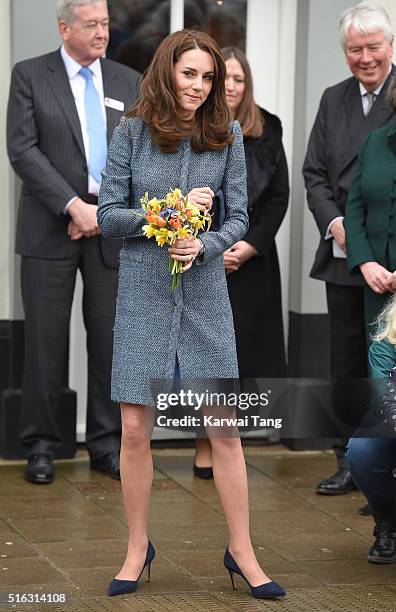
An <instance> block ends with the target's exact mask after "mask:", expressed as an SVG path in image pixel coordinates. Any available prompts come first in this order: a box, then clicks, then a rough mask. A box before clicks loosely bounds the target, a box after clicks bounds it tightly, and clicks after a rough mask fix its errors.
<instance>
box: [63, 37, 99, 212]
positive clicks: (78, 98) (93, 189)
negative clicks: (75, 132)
mask: <svg viewBox="0 0 396 612" xmlns="http://www.w3.org/2000/svg"><path fill="white" fill-rule="evenodd" d="M61 55H62V59H63V62H64V64H65V68H66V72H67V76H68V77H69V82H70V87H71V90H72V93H73V96H74V102H75V104H76V108H77V113H78V117H79V119H80V125H81V132H82V137H83V143H84V150H85V157H86V160H87V164H88V161H89V138H88V129H87V119H86V113H85V102H84V92H85V84H86V81H85V79H84V77H83V76H82V75H81V74H80V73H79V72H80V69H81V67H82V66H81V65H80V64H79V63H78V62H76V60H74V59H73V58H72V57H71V56H70V55H69V54H68V52H67V51H66V49H65V47H64V46H63V45H62V47H61ZM88 68H89V69H90V70H91V71H92V74H93V77H92V81H93V84H94V86H95V87H96V89H97V92H98V94H99V99H100V100H101V103H102V104H101V106H102V112H103V118H104V125H105V128H106V126H107V120H106V108H105V103H104V90H103V77H102V67H101V64H100V59H96V60H95V61H94V62H93V63H92V64H90V65H89V66H88ZM87 187H88V193H91V194H93V195H96V196H97V195H98V193H99V187H100V183H98V182H97V181H96V180H95V178H94V177H93V176H92V175H91V174H89V175H88V186H87ZM75 199H76V198H75V197H74V198H72V199H71V200H70V201H69V202H68V203H67V204H66V207H65V211H66V210H67V208H68V206H69V205H70V204H71V203H72V202H73V201H74V200H75Z"/></svg>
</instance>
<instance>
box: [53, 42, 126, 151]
mask: <svg viewBox="0 0 396 612" xmlns="http://www.w3.org/2000/svg"><path fill="white" fill-rule="evenodd" d="M100 64H101V68H102V78H103V92H104V96H105V98H111V97H113V96H114V95H116V94H115V93H114V91H117V87H116V85H117V75H116V74H115V72H114V70H112V63H111V62H110V61H109V60H106V59H101V60H100ZM48 72H49V77H48V78H49V84H50V87H51V88H52V91H53V93H54V95H55V97H56V99H57V100H58V103H59V107H60V108H61V109H62V111H63V112H64V114H65V116H66V119H67V121H68V122H69V125H70V128H71V130H72V132H73V135H74V137H75V139H76V142H77V144H78V147H79V149H80V151H81V153H82V155H83V156H84V157H85V150H84V142H83V137H82V132H81V125H80V119H79V116H78V112H77V108H76V104H75V102H74V97H73V93H72V90H71V87H70V82H69V78H68V75H67V72H66V68H65V64H64V62H63V59H62V56H61V52H60V49H58V50H57V51H54V52H53V53H50V54H49V55H48ZM106 119H107V142H108V143H109V142H110V139H111V136H112V134H113V131H114V128H115V127H116V125H118V122H119V120H120V114H119V112H118V111H115V110H114V109H111V108H109V107H108V106H106Z"/></svg>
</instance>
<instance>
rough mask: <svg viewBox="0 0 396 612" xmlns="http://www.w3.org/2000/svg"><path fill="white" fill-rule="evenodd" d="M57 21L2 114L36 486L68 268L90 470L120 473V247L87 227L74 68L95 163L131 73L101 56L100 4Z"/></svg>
mask: <svg viewBox="0 0 396 612" xmlns="http://www.w3.org/2000/svg"><path fill="white" fill-rule="evenodd" d="M58 26H59V31H60V34H61V37H62V39H63V45H62V47H61V49H59V50H58V51H55V52H53V53H49V54H47V55H44V56H41V57H36V58H33V59H29V60H25V61H22V62H20V63H18V64H16V65H15V67H14V70H13V73H12V81H11V90H10V98H9V106H8V118H7V129H8V134H7V138H8V152H9V157H10V161H11V164H12V166H13V168H14V170H15V172H16V173H17V174H18V176H19V177H20V178H21V179H22V181H23V185H22V193H21V199H20V206H19V213H18V222H17V236H16V252H17V253H19V254H20V255H22V272H21V282H22V297H23V304H24V310H25V365H24V377H23V394H22V395H23V399H22V412H21V429H20V436H21V439H22V443H23V445H24V447H25V449H26V454H27V457H28V465H27V468H26V472H25V478H26V479H27V480H29V481H30V482H35V483H49V482H52V480H53V477H54V468H53V453H54V449H55V448H56V446H57V445H59V444H60V443H61V436H60V433H59V431H58V429H57V426H56V423H55V421H54V409H55V407H56V404H57V401H58V398H59V391H60V388H61V387H62V386H64V382H65V380H64V379H65V374H64V373H65V371H67V358H68V340H69V321H70V311H71V305H72V300H73V292H74V285H75V278H76V273H77V270H78V269H80V271H81V274H82V278H83V283H84V296H83V314H84V321H85V326H86V330H87V350H88V406H87V430H86V442H87V447H88V451H89V453H90V458H91V467H92V468H93V469H97V470H99V471H102V472H104V473H107V474H109V475H110V476H112V477H114V478H119V444H120V417H119V411H118V410H117V407H116V406H115V405H114V404H113V403H112V402H111V400H110V374H111V352H112V328H113V318H114V305H115V297H116V290H117V266H118V253H119V249H120V246H121V245H120V243H119V242H118V241H116V240H113V241H112V240H104V239H103V238H102V236H100V230H99V228H98V225H97V222H96V208H97V206H96V205H97V195H98V190H99V183H100V172H99V171H98V172H94V171H93V170H92V168H93V159H94V156H95V154H97V153H98V147H97V146H96V145H93V143H94V142H95V141H94V140H93V139H92V125H91V126H90V123H89V122H90V121H91V124H92V113H91V112H90V107H89V106H87V102H86V97H84V96H86V87H88V81H87V80H86V77H83V74H84V72H83V71H84V69H83V71H81V68H82V67H87V68H89V72H88V71H87V70H86V69H85V70H86V72H85V74H86V73H87V72H88V75H89V79H90V81H91V82H90V86H91V87H92V84H93V85H94V87H95V90H92V91H93V92H94V94H93V95H94V98H95V103H96V105H97V108H96V110H97V111H98V112H99V115H97V116H99V119H100V113H102V115H103V128H102V132H103V134H102V137H103V138H102V140H103V147H102V148H103V155H104V157H103V165H104V161H105V154H106V137H107V142H108V141H109V140H110V138H111V135H112V132H113V129H114V127H115V126H116V125H117V124H118V122H119V119H120V117H121V115H122V114H123V111H124V110H125V111H126V110H127V109H128V107H130V106H131V104H132V103H133V102H134V100H135V98H136V90H137V82H138V76H139V75H138V73H136V72H135V71H133V70H131V69H130V68H127V67H125V66H122V65H120V64H116V63H115V62H111V61H110V60H106V59H103V55H104V53H105V51H106V48H107V44H108V40H109V16H108V11H107V4H106V1H105V0H58ZM98 123H100V122H97V124H98ZM93 127H94V129H95V128H97V127H98V125H96V126H93ZM90 130H91V131H90ZM99 137H100V134H99ZM90 149H91V150H90ZM92 152H94V154H93V153H92ZM96 157H97V155H96ZM101 159H102V158H100V159H99V162H100V166H101V165H102V164H101ZM96 165H97V166H98V163H97V160H96Z"/></svg>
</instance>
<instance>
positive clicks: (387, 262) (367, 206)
mask: <svg viewBox="0 0 396 612" xmlns="http://www.w3.org/2000/svg"><path fill="white" fill-rule="evenodd" d="M395 168H396V125H392V126H390V127H389V126H386V127H383V128H381V129H379V130H374V132H371V134H369V136H368V137H367V139H366V142H365V144H364V146H363V149H362V150H361V152H360V155H359V161H358V165H357V172H356V176H355V179H354V181H353V184H352V188H351V191H350V193H349V198H348V202H347V207H346V215H345V221H344V223H345V229H346V232H347V253H348V266H349V269H350V270H351V272H352V273H358V272H359V265H360V264H362V263H365V262H367V261H376V262H378V263H379V264H381V265H382V266H384V267H385V268H387V269H388V270H391V271H392V272H393V271H394V270H396V172H395Z"/></svg>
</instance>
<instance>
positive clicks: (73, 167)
mask: <svg viewBox="0 0 396 612" xmlns="http://www.w3.org/2000/svg"><path fill="white" fill-rule="evenodd" d="M101 65H102V75H103V88H104V95H105V97H109V98H113V99H115V100H119V101H122V102H124V104H125V111H126V110H128V108H129V107H130V106H131V105H132V103H133V102H134V101H135V99H136V92H137V83H138V79H139V74H138V73H137V72H135V71H134V70H132V69H131V68H128V67H126V66H122V65H121V64H117V63H116V62H112V61H110V60H107V59H102V60H101ZM122 114H123V113H122V111H118V110H115V109H112V108H109V107H107V106H106V115H107V139H108V141H110V138H111V136H112V133H113V130H114V128H115V126H116V125H118V122H119V120H120V117H121V115H122ZM7 145H8V155H9V158H10V161H11V164H12V166H13V168H14V170H15V172H16V173H17V175H18V176H19V177H20V178H21V179H22V181H23V185H22V192H21V198H20V205H19V211H18V221H17V232H16V252H17V253H20V254H21V255H28V256H32V257H43V258H48V259H64V258H67V257H71V256H73V254H75V253H76V249H80V248H81V245H80V244H79V243H80V241H72V240H70V239H69V237H68V236H67V225H68V222H69V220H70V217H69V216H68V215H65V214H64V213H63V211H64V207H65V205H66V204H67V202H68V201H69V200H70V199H71V198H72V197H73V196H76V195H77V196H80V197H81V198H82V199H84V196H85V195H86V194H87V191H88V168H87V163H86V158H85V153H84V145H83V138H82V132H81V127H80V121H79V117H78V113H77V109H76V105H75V102H74V98H73V94H72V91H71V87H70V84H69V79H68V76H67V72H66V69H65V66H64V63H63V60H62V56H61V54H60V50H58V51H55V52H52V53H48V54H47V55H42V56H40V57H35V58H33V59H28V60H25V61H22V62H19V63H18V64H16V65H15V66H14V69H13V72H12V79H11V89H10V97H9V103H8V114H7ZM100 246H101V251H102V255H103V260H104V263H105V264H106V265H108V266H109V267H115V266H117V263H118V253H119V249H120V246H121V245H120V242H119V241H109V240H105V239H103V238H102V237H100Z"/></svg>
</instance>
